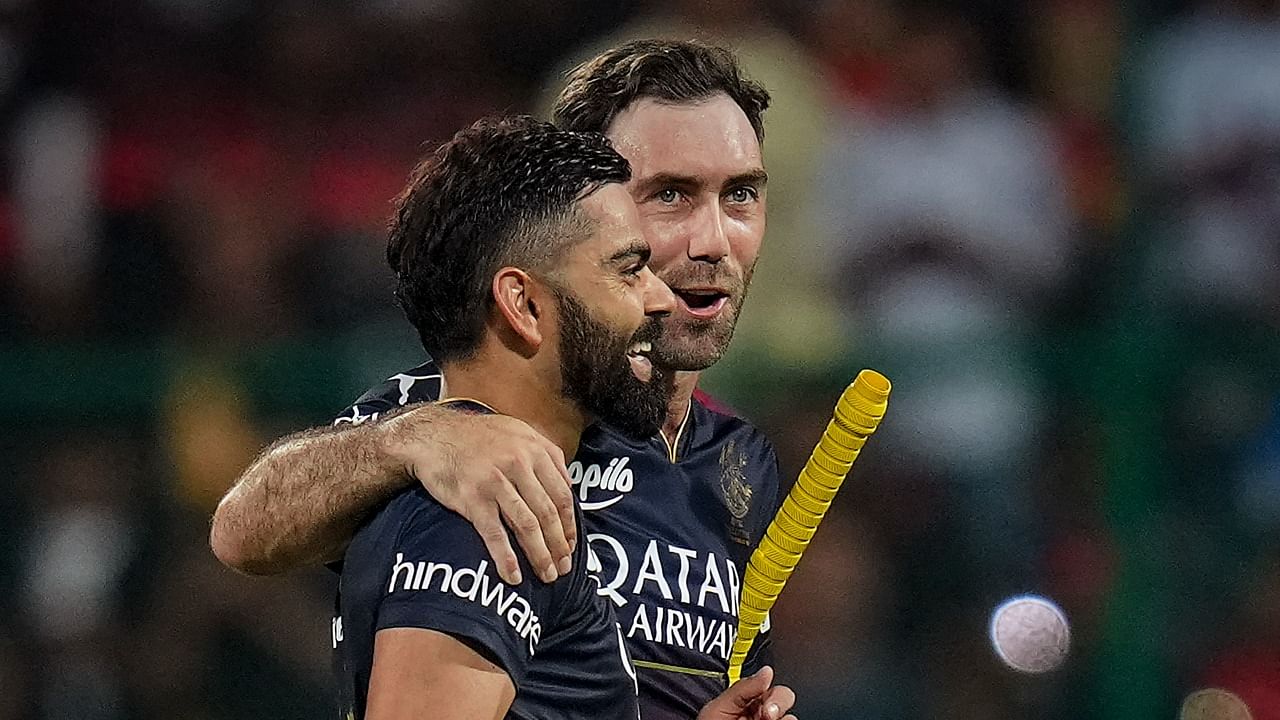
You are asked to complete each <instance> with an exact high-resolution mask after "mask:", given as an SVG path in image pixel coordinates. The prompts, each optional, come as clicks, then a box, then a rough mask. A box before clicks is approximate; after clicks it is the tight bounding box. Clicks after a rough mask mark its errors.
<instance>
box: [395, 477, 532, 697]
mask: <svg viewBox="0 0 1280 720" xmlns="http://www.w3.org/2000/svg"><path fill="white" fill-rule="evenodd" d="M414 495H416V496H417V498H418V499H419V500H420V502H422V503H426V506H425V507H420V508H419V509H418V510H417V511H415V512H413V514H412V515H411V516H410V517H409V519H408V520H407V521H405V522H403V523H401V524H400V531H399V533H398V534H397V536H396V539H395V542H394V543H392V544H391V546H390V548H389V551H388V552H387V557H386V559H385V560H384V562H386V563H387V571H386V573H385V574H384V576H383V577H384V578H385V579H384V583H383V585H382V587H381V588H380V590H379V595H380V599H379V601H378V611H377V622H376V627H375V631H376V630H383V629H387V628H425V629H429V630H436V631H438V632H442V633H445V634H447V635H450V636H452V637H454V638H456V639H458V640H459V641H461V642H463V643H465V644H467V645H468V646H470V647H472V648H473V649H475V650H476V651H477V652H480V653H481V654H482V655H485V656H486V657H488V658H489V659H490V660H492V661H493V662H496V663H497V664H499V665H501V666H502V668H503V670H505V671H506V672H507V674H508V675H509V676H510V677H511V680H512V682H513V683H514V684H515V685H516V687H517V688H519V687H520V684H521V682H522V681H523V679H524V677H525V674H526V671H527V669H528V667H529V664H530V661H531V660H532V658H533V656H534V655H535V654H536V653H537V650H538V642H539V641H540V639H541V637H542V632H543V627H544V626H551V624H552V611H553V609H554V608H556V607H557V603H556V598H555V597H554V596H555V593H556V592H557V591H556V587H557V586H556V585H555V584H550V585H549V584H546V583H543V582H540V581H538V580H536V579H533V578H535V575H534V573H533V571H532V570H531V569H530V568H529V567H528V563H527V562H525V561H524V560H523V558H522V559H521V565H522V574H523V577H524V578H526V579H525V580H524V582H522V583H521V584H519V585H515V586H511V585H507V584H506V583H504V582H503V581H502V580H501V578H499V577H498V573H497V571H496V569H495V568H494V567H493V563H492V561H491V560H490V559H489V553H488V551H487V550H486V549H485V547H484V543H483V542H482V541H481V539H480V537H479V535H477V534H476V532H475V530H474V529H473V528H472V527H471V525H470V524H468V523H467V521H466V520H465V519H463V518H462V517H461V516H460V515H457V514H456V513H453V512H451V511H449V510H447V509H445V508H443V507H441V506H439V505H436V504H435V503H434V501H430V500H429V499H427V498H425V497H423V496H422V495H421V494H420V493H414Z"/></svg>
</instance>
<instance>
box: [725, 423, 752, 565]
mask: <svg viewBox="0 0 1280 720" xmlns="http://www.w3.org/2000/svg"><path fill="white" fill-rule="evenodd" d="M746 467H747V458H746V456H745V455H744V454H742V453H741V452H740V451H739V450H738V444H737V443H736V442H734V441H733V440H730V441H729V442H727V443H725V444H724V447H723V448H721V450H720V490H721V491H722V492H723V493H724V502H725V505H726V506H727V507H728V508H729V536H730V537H732V538H733V541H734V542H736V543H740V544H742V545H750V544H751V536H750V535H749V534H747V527H746V519H747V513H749V512H751V486H750V485H748V484H747V475H746V473H745V472H743V470H744V469H745V468H746Z"/></svg>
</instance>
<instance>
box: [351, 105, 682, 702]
mask: <svg viewBox="0 0 1280 720" xmlns="http://www.w3.org/2000/svg"><path fill="white" fill-rule="evenodd" d="M629 176H630V168H629V166H628V164H627V161H626V160H625V159H623V158H622V156H621V155H619V154H618V153H617V152H616V151H614V150H613V149H612V148H611V147H610V146H609V144H608V141H607V140H606V139H605V138H604V137H603V136H601V135H598V134H592V133H574V132H567V131H561V130H556V129H555V128H554V126H552V125H550V124H548V123H539V122H536V121H533V120H532V119H529V118H512V119H508V120H503V121H481V122H479V123H476V124H475V125H473V126H471V127H470V128H467V129H465V130H463V131H461V132H459V133H458V134H457V135H455V136H454V138H453V139H452V140H450V141H449V142H448V143H446V144H444V145H443V146H441V147H440V149H439V150H437V152H436V153H435V154H434V155H433V156H432V157H430V158H428V159H427V160H425V161H424V162H423V163H421V164H420V165H419V166H418V168H417V169H416V170H415V171H414V176H413V178H412V179H411V181H410V184H409V187H408V189H407V190H406V191H405V193H404V194H403V195H402V196H401V198H400V200H399V202H398V205H397V215H396V219H395V221H394V222H393V224H392V228H391V232H390V237H389V241H388V251H387V253H388V258H389V260H390V261H391V264H392V266H393V267H394V268H395V269H396V271H397V280H398V282H397V293H396V294H397V298H398V300H399V302H400V304H401V306H402V308H403V309H404V311H405V314H406V316H407V317H408V318H409V320H410V321H411V322H412V324H413V325H414V326H415V328H416V329H417V330H418V332H419V334H420V335H421V336H422V338H423V345H424V347H426V349H427V350H428V351H429V352H431V353H432V354H433V355H435V356H436V357H438V358H440V367H441V372H442V374H443V375H444V376H445V377H448V378H449V380H450V383H451V384H452V386H453V387H454V388H455V389H456V391H457V392H458V393H460V394H464V395H466V396H468V399H466V400H456V401H453V402H452V403H450V404H452V405H454V406H457V407H460V408H461V409H463V410H464V411H468V412H480V413H490V412H493V413H497V412H502V413H505V414H508V415H511V416H513V417H517V418H519V419H521V420H524V421H525V422H527V423H529V424H530V425H531V426H533V427H535V428H537V429H538V430H539V432H541V433H543V435H545V436H546V437H547V438H548V439H550V440H552V442H554V443H556V444H557V445H558V446H559V447H560V448H561V449H562V450H563V451H564V452H565V453H572V452H574V451H575V450H576V449H577V446H578V442H579V439H580V436H581V433H582V431H583V430H584V429H585V428H586V427H587V425H588V423H590V422H592V421H594V420H595V419H597V418H599V419H604V420H608V421H609V422H610V423H611V424H614V425H620V426H622V427H624V428H626V431H627V432H628V433H631V434H632V435H634V436H636V437H647V436H648V435H650V434H652V433H653V432H656V431H657V428H658V426H659V425H660V423H661V421H662V418H663V417H664V415H665V413H666V407H667V403H668V401H669V399H670V393H671V383H670V381H669V378H667V376H666V374H665V373H664V372H663V371H661V370H660V369H656V368H654V367H653V365H652V363H651V362H650V361H649V359H648V357H647V353H648V352H649V350H650V349H651V347H652V341H653V340H654V339H655V338H656V337H657V336H658V333H659V331H660V328H661V326H660V325H659V324H658V320H659V318H660V317H661V316H662V315H664V314H666V313H668V312H670V311H671V309H672V307H673V306H674V296H673V295H672V293H671V291H670V289H668V288H667V287H666V286H665V285H663V284H662V283H661V282H659V281H658V280H657V278H656V277H655V276H654V275H653V273H652V272H651V271H650V270H649V269H648V267H647V261H648V257H649V248H648V245H647V244H646V243H645V241H644V239H643V236H642V235H641V233H640V230H639V224H638V217H637V211H636V207H635V203H634V202H633V201H632V200H631V198H630V197H629V196H628V195H627V193H626V192H625V190H623V187H622V185H621V183H622V182H625V181H626V180H627V179H628V178H629ZM575 522H576V520H575ZM577 554H578V557H577V558H575V559H576V560H577V561H578V562H576V563H575V565H576V567H575V568H574V569H573V570H572V571H571V572H570V573H568V574H567V575H565V576H563V577H560V578H559V579H557V580H556V581H555V582H552V583H543V582H540V581H537V580H534V579H533V578H534V575H533V574H532V573H529V574H528V575H526V578H528V579H526V580H524V581H522V582H521V583H519V584H514V585H507V584H505V583H503V582H502V581H501V579H500V578H499V577H498V574H497V573H496V572H494V571H493V570H492V569H490V567H489V564H490V561H489V560H488V554H487V551H486V550H485V547H484V544H483V543H482V542H481V540H480V538H479V537H478V536H477V535H476V534H475V532H474V530H473V529H472V527H471V525H470V523H468V522H467V521H466V520H465V519H463V518H462V517H461V516H459V515H457V514H456V513H454V512H453V511H451V510H449V509H447V508H446V507H444V506H442V505H441V504H439V503H438V502H436V501H435V500H434V499H433V498H432V497H431V496H430V495H428V494H427V493H426V492H425V491H424V490H421V489H410V490H406V491H404V492H402V493H400V494H399V495H397V496H396V497H394V498H393V499H391V501H390V502H389V503H387V504H386V505H385V506H383V507H382V508H381V509H379V510H378V511H377V512H376V513H375V514H374V516H373V517H372V518H371V519H370V520H369V521H368V522H367V523H365V524H364V525H363V526H362V527H361V528H360V529H359V530H358V531H357V532H356V534H355V537H354V538H353V540H352V542H351V544H350V545H349V546H348V548H347V551H346V554H345V557H344V559H343V564H342V565H343V570H342V577H341V579H340V583H339V590H338V595H337V602H336V605H337V616H336V618H335V619H334V626H333V630H334V632H333V641H334V642H333V645H334V658H335V662H334V666H335V670H336V673H337V680H338V686H339V692H340V705H339V711H340V714H341V715H342V716H344V717H355V718H369V720H397V719H399V718H420V717H437V716H447V717H457V718H492V717H495V716H501V715H505V716H506V717H511V718H546V717H552V716H554V717H561V718H583V719H584V720H585V719H586V718H624V719H632V720H634V718H637V717H638V715H639V708H638V704H637V689H636V681H635V672H634V670H633V669H632V668H631V665H630V661H629V659H628V657H627V653H626V648H625V646H624V644H623V641H622V629H621V627H620V626H619V625H618V623H617V621H616V619H615V616H614V614H613V612H612V608H611V607H610V606H609V605H608V603H606V602H604V601H603V599H602V598H600V597H599V596H598V595H597V593H596V588H597V586H598V582H597V581H596V580H595V579H594V578H592V577H590V575H589V574H588V570H587V568H588V566H589V563H588V562H587V553H586V546H585V545H583V546H580V547H579V548H578V549H577Z"/></svg>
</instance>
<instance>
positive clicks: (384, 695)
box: [365, 628, 516, 720]
mask: <svg viewBox="0 0 1280 720" xmlns="http://www.w3.org/2000/svg"><path fill="white" fill-rule="evenodd" d="M515 696H516V688H515V685H514V684H513V683H512V681H511V677H510V676H508V675H507V673H506V672H505V671H504V670H503V669H502V668H501V667H500V666H498V665H497V664H495V663H493V662H491V661H489V660H488V659H486V658H485V657H484V656H483V655H481V654H480V653H478V652H476V651H475V650H473V649H472V648H470V647H468V646H467V645H466V644H465V643H463V642H461V641H459V640H457V639H455V638H453V637H452V636H450V635H446V634H444V633H442V632H438V631H435V630H426V629H422V628H388V629H385V630H380V631H378V634H377V635H376V636H375V638H374V643H373V670H372V672H371V674H370V677H369V699H368V704H367V706H366V709H365V718H367V720H398V719H399V718H406V719H407V718H415V719H416V718H424V717H444V716H446V715H447V716H448V717H451V718H476V719H480V718H495V719H496V718H502V717H504V716H505V715H506V713H507V710H508V709H509V708H510V707H511V703H512V701H513V700H514V699H515Z"/></svg>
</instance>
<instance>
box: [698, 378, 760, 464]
mask: <svg viewBox="0 0 1280 720" xmlns="http://www.w3.org/2000/svg"><path fill="white" fill-rule="evenodd" d="M691 412H693V413H695V415H696V417H695V418H694V421H695V422H696V423H697V424H698V425H699V426H702V427H705V428H706V429H707V430H708V434H709V435H710V436H711V438H712V439H713V442H714V443H715V444H717V445H722V446H726V447H727V446H728V445H729V443H732V444H733V446H734V447H736V448H741V449H743V450H744V451H745V450H754V451H755V453H756V454H757V455H759V457H760V459H761V460H764V461H767V462H769V463H775V464H776V462H777V453H776V452H775V451H774V449H773V443H772V442H770V441H769V438H768V436H767V435H765V433H764V431H763V430H761V429H760V428H758V427H756V426H755V425H754V424H753V423H752V422H751V421H750V420H748V419H746V418H745V417H743V416H742V415H741V414H740V413H738V412H737V411H736V410H734V409H733V408H731V407H730V406H729V405H728V404H727V403H724V402H722V401H721V400H719V399H717V398H715V397H713V396H712V395H710V394H708V393H706V392H704V391H703V390H701V389H698V390H695V391H694V393H693V407H692V410H691Z"/></svg>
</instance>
